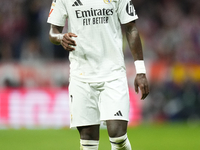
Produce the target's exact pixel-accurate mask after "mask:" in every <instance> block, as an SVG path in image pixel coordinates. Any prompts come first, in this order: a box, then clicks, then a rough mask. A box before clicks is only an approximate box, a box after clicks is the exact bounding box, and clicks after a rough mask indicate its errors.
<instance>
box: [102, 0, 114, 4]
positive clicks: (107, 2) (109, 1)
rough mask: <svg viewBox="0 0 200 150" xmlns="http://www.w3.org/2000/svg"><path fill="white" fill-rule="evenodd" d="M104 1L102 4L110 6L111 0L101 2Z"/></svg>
mask: <svg viewBox="0 0 200 150" xmlns="http://www.w3.org/2000/svg"><path fill="white" fill-rule="evenodd" d="M103 1H104V3H106V4H110V3H111V2H112V0H103Z"/></svg>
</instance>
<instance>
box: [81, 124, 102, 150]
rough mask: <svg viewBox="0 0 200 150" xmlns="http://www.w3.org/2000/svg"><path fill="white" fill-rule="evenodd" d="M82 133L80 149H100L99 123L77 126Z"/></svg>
mask: <svg viewBox="0 0 200 150" xmlns="http://www.w3.org/2000/svg"><path fill="white" fill-rule="evenodd" d="M77 129H78V131H79V134H80V150H98V147H99V125H92V126H83V127H77Z"/></svg>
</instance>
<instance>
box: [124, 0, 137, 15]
mask: <svg viewBox="0 0 200 150" xmlns="http://www.w3.org/2000/svg"><path fill="white" fill-rule="evenodd" d="M126 12H127V14H129V15H130V16H135V15H136V14H135V9H134V7H133V2H132V1H131V0H130V1H129V2H128V3H127V5H126Z"/></svg>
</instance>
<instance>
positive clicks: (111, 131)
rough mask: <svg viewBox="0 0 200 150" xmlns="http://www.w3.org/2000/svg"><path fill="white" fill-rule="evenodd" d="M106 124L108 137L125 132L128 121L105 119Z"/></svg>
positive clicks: (121, 134)
mask: <svg viewBox="0 0 200 150" xmlns="http://www.w3.org/2000/svg"><path fill="white" fill-rule="evenodd" d="M106 125H107V130H108V135H109V137H120V136H123V135H125V134H126V132H127V125H128V121H125V120H107V121H106Z"/></svg>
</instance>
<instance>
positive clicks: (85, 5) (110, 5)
mask: <svg viewBox="0 0 200 150" xmlns="http://www.w3.org/2000/svg"><path fill="white" fill-rule="evenodd" d="M115 7H116V0H69V1H68V9H67V10H68V13H72V14H75V15H76V17H77V18H80V17H91V16H108V15H111V14H113V12H114V10H115Z"/></svg>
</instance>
